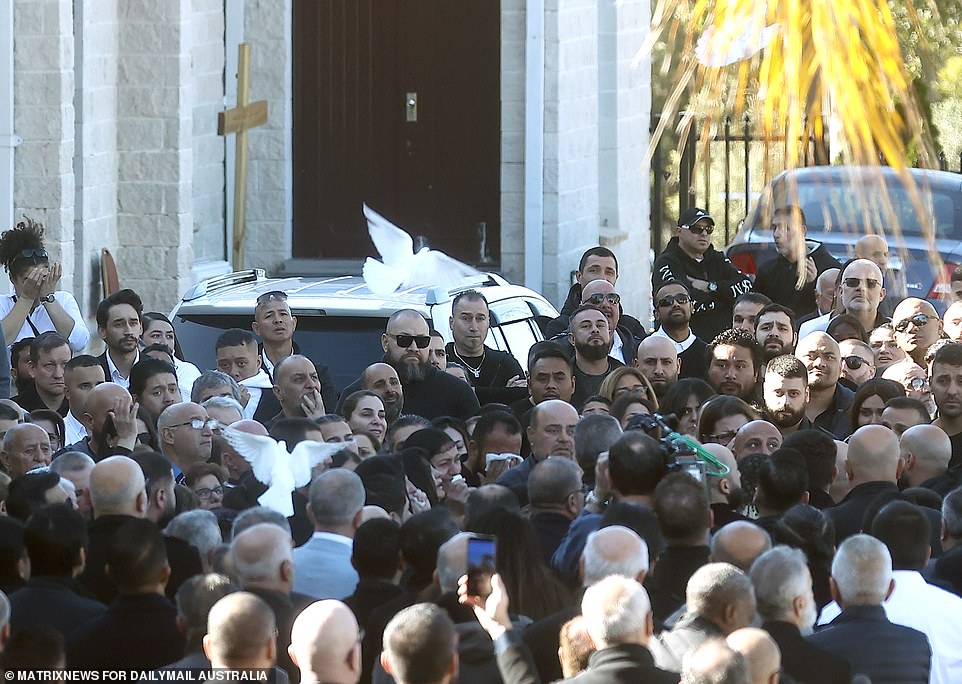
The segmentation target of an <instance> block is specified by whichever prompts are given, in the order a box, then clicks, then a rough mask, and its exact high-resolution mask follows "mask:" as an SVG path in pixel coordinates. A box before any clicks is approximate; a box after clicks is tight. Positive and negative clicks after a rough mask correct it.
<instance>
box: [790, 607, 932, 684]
mask: <svg viewBox="0 0 962 684" xmlns="http://www.w3.org/2000/svg"><path fill="white" fill-rule="evenodd" d="M805 638H806V639H807V640H808V642H809V643H810V644H813V645H814V646H817V647H818V648H820V649H822V650H823V651H827V652H829V653H832V654H834V655H836V656H839V657H841V658H844V659H845V660H847V661H848V662H849V664H850V665H851V666H852V673H853V674H863V675H866V676H867V677H869V678H870V679H871V680H872V684H886V683H888V682H891V684H927V682H928V681H929V671H930V669H931V663H932V649H931V648H930V647H929V640H928V639H927V638H926V636H925V635H924V634H923V633H922V632H919V631H916V630H914V629H911V628H909V627H903V626H902V625H896V624H893V623H891V622H889V619H888V618H887V617H886V616H885V609H884V608H882V606H880V605H879V606H851V607H849V608H846V609H844V610H843V611H842V613H841V614H840V615H839V616H838V617H837V618H835V619H834V620H832V621H831V622H830V623H829V624H828V626H826V627H825V628H824V629H822V630H821V631H819V632H816V633H815V634H812V635H811V636H808V637H805Z"/></svg>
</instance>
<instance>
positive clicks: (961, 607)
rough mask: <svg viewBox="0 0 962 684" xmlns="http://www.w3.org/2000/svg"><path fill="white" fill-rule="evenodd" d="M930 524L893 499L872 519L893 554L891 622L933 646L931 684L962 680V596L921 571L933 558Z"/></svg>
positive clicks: (826, 616)
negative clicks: (920, 635)
mask: <svg viewBox="0 0 962 684" xmlns="http://www.w3.org/2000/svg"><path fill="white" fill-rule="evenodd" d="M929 525H930V523H929V521H928V518H926V516H925V515H924V514H923V513H922V511H921V510H920V509H919V508H918V506H916V505H914V504H911V503H909V502H907V501H893V502H891V503H889V504H887V505H886V506H885V507H884V508H882V510H880V511H879V512H878V515H876V516H875V519H874V520H873V521H872V527H871V533H872V536H873V537H875V538H876V539H878V540H879V541H881V542H882V543H884V544H885V545H886V546H887V547H888V549H889V553H891V554H892V568H893V573H892V577H893V579H894V581H895V589H894V590H893V591H892V593H891V595H890V596H889V597H888V599H887V600H886V601H885V602H884V603H882V607H883V608H884V609H885V615H886V616H887V617H888V619H889V620H890V621H891V622H894V623H895V624H898V625H903V626H905V627H911V628H912V629H917V630H918V631H920V632H922V633H923V634H925V636H926V637H927V638H928V640H929V645H930V646H931V648H932V670H931V675H930V679H929V682H930V684H950V683H956V682H962V649H960V648H959V635H960V634H962V598H960V597H958V596H956V595H955V594H951V593H949V592H947V591H944V590H942V589H939V588H938V587H936V586H934V585H931V584H928V583H927V582H926V581H925V579H924V578H923V577H922V575H921V573H920V570H921V569H922V568H923V567H924V566H925V564H926V562H928V559H929V553H930V547H929V536H930V527H929ZM839 612H840V610H839V607H838V604H837V603H835V602H834V601H833V602H832V603H829V604H828V605H827V606H825V608H823V609H822V614H821V616H820V617H819V620H818V623H819V624H820V625H824V624H826V623H828V622H830V621H831V620H833V619H835V617H836V616H837V615H838V614H839Z"/></svg>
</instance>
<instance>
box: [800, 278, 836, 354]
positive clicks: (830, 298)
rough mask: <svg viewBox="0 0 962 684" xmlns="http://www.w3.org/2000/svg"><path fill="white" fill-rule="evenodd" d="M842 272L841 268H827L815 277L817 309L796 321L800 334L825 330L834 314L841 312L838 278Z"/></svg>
mask: <svg viewBox="0 0 962 684" xmlns="http://www.w3.org/2000/svg"><path fill="white" fill-rule="evenodd" d="M841 274H842V272H841V269H838V268H827V269H825V270H824V271H822V272H821V273H820V274H819V275H818V278H816V279H815V311H813V312H811V313H810V314H808V315H806V316H802V317H800V318H799V319H798V320H797V321H796V323H797V326H798V334H799V336H801V337H804V336H805V335H807V334H809V333H810V332H815V331H816V330H825V328H827V327H828V322H829V321H830V320H832V316H835V315H837V314H839V313H841V311H842V304H841V302H839V301H838V280H839V276H840V275H841Z"/></svg>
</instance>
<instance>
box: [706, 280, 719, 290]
mask: <svg viewBox="0 0 962 684" xmlns="http://www.w3.org/2000/svg"><path fill="white" fill-rule="evenodd" d="M716 290H718V283H716V282H715V281H714V280H712V281H711V282H709V283H708V291H709V292H715V291H716Z"/></svg>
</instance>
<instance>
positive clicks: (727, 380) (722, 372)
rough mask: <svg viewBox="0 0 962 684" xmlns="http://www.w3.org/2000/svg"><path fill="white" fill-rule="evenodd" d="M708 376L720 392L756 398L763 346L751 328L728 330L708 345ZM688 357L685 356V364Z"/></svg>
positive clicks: (746, 399)
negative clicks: (748, 329) (750, 330)
mask: <svg viewBox="0 0 962 684" xmlns="http://www.w3.org/2000/svg"><path fill="white" fill-rule="evenodd" d="M706 356H707V357H708V370H707V372H706V373H705V379H706V380H708V384H709V385H711V386H712V389H714V390H715V391H716V392H717V393H718V394H729V395H732V396H735V397H738V398H739V399H741V400H743V401H746V402H748V403H749V404H751V403H753V402H754V401H755V398H756V397H755V395H756V390H755V383H756V381H757V379H758V372H759V370H760V369H761V365H762V350H761V347H759V346H758V343H757V342H756V341H755V337H754V336H753V335H752V334H751V333H750V332H748V331H747V330H735V329H729V330H725V331H723V332H722V333H720V334H719V335H717V336H716V337H715V339H714V340H712V341H711V344H709V345H708V348H707V351H706ZM684 364H685V361H684V359H682V368H684V367H685V366H684Z"/></svg>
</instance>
